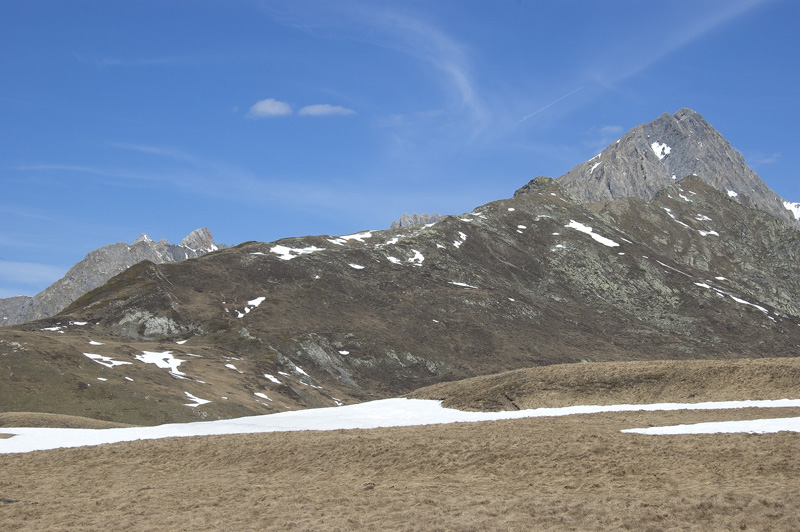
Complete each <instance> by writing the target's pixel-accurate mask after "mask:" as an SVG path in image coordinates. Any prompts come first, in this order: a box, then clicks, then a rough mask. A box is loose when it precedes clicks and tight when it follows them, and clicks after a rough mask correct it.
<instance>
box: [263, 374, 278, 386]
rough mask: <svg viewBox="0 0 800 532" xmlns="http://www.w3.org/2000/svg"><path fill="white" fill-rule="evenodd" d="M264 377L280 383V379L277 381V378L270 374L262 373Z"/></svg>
mask: <svg viewBox="0 0 800 532" xmlns="http://www.w3.org/2000/svg"><path fill="white" fill-rule="evenodd" d="M264 377H266V378H267V379H269V380H271V381H272V382H274V383H275V384H282V383H281V381H279V380H278V379H276V378H275V377H274V376H272V375H270V374H269V373H264Z"/></svg>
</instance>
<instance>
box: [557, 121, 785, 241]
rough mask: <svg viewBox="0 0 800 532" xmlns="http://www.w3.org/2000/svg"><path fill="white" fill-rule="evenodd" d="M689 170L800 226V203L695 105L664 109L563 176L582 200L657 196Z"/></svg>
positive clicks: (744, 201) (748, 203) (738, 198)
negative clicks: (753, 165)
mask: <svg viewBox="0 0 800 532" xmlns="http://www.w3.org/2000/svg"><path fill="white" fill-rule="evenodd" d="M688 175H696V176H698V177H700V179H702V180H703V181H705V182H706V183H708V184H710V185H711V186H713V187H714V188H716V189H718V190H721V191H723V192H725V193H726V194H728V195H729V196H730V197H731V198H733V199H734V200H736V201H738V202H740V203H742V204H743V205H746V206H748V207H753V208H756V209H759V210H762V211H764V212H768V213H770V214H772V215H773V216H775V217H777V218H779V219H781V220H784V221H785V222H787V223H789V224H792V225H794V226H795V227H797V228H800V216H798V213H799V212H800V211H798V210H796V207H795V204H793V203H790V202H788V201H786V200H784V199H782V198H781V197H780V196H778V195H777V194H776V193H775V192H774V191H773V190H772V189H770V188H769V187H768V186H767V184H766V183H764V181H762V180H761V178H760V177H758V175H757V174H756V173H755V172H753V171H752V170H751V169H750V168H749V167H748V166H747V163H745V160H744V157H742V154H741V153H739V152H738V151H736V150H735V149H734V148H733V147H732V146H731V144H730V142H728V141H727V140H725V138H724V137H723V136H722V135H721V134H720V133H719V132H718V131H717V130H716V129H714V128H713V127H712V126H711V125H710V124H709V123H708V122H706V121H705V120H704V119H703V117H702V116H700V115H699V114H698V113H696V112H694V111H692V110H691V109H681V110H680V111H678V112H677V113H675V114H674V115H671V116H670V115H669V114H668V113H664V114H663V115H661V116H660V117H658V118H657V119H655V120H654V121H652V122H650V123H648V124H642V125H640V126H637V127H635V128H633V129H632V130H630V131H629V132H628V133H626V134H625V135H623V136H622V137H621V138H620V139H619V140H617V141H616V142H614V143H612V144H611V145H610V146H608V147H607V148H606V149H605V150H603V151H602V152H601V153H599V154H598V155H597V156H596V157H593V158H592V159H590V160H589V161H586V162H585V163H583V164H580V165H578V166H576V167H575V168H573V169H572V170H570V171H569V172H567V173H566V174H564V175H563V176H561V177H559V178H558V181H559V182H560V183H561V184H562V185H564V187H565V188H566V189H567V190H568V191H569V192H570V193H571V194H573V195H574V196H576V197H577V198H579V199H581V200H582V201H585V202H587V203H595V202H602V203H607V202H609V201H613V200H616V199H620V198H628V197H633V198H644V199H647V200H649V199H652V198H653V197H654V196H655V194H656V193H657V192H658V191H660V190H662V189H664V188H666V187H668V186H670V185H671V184H673V183H675V182H676V181H678V180H680V179H683V178H684V177H686V176H688Z"/></svg>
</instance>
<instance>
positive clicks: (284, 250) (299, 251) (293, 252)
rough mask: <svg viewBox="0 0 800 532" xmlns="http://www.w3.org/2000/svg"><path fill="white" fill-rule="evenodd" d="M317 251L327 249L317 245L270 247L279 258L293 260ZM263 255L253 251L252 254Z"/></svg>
mask: <svg viewBox="0 0 800 532" xmlns="http://www.w3.org/2000/svg"><path fill="white" fill-rule="evenodd" d="M316 251H325V248H318V247H316V246H309V247H307V248H290V247H287V246H273V247H271V248H270V252H272V253H275V254H276V255H278V258H279V259H281V260H292V259H294V258H296V257H299V256H300V255H308V254H309V253H314V252H316ZM256 254H258V255H263V253H251V255H256Z"/></svg>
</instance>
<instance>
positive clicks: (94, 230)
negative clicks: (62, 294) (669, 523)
mask: <svg viewBox="0 0 800 532" xmlns="http://www.w3.org/2000/svg"><path fill="white" fill-rule="evenodd" d="M799 22H800V2H796V1H794V0H724V1H716V0H714V1H711V0H692V1H682V0H674V1H665V2H660V3H659V2H641V1H622V0H609V1H605V2H596V1H589V0H586V1H575V0H573V1H570V0H552V1H547V0H537V1H527V0H516V1H514V0H491V1H490V0H437V1H435V2H431V1H427V0H426V1H419V2H417V1H403V2H400V1H397V2H382V1H355V0H337V1H336V2H327V1H325V2H323V1H320V2H312V1H302V0H298V1H286V2H280V1H263V2H259V1H255V0H253V1H235V0H231V1H225V2H223V1H216V2H212V1H203V0H195V1H188V0H186V1H178V0H174V1H169V0H166V1H165V0H161V1H149V0H138V1H136V2H123V1H110V0H109V1H101V0H96V1H81V0H74V1H70V2H61V1H55V0H54V1H36V0H30V1H23V0H0V80H2V82H0V191H1V193H0V227H2V229H0V297H8V296H12V295H17V294H25V295H33V294H34V293H36V292H38V291H39V290H41V289H43V288H44V287H46V286H47V285H48V284H50V283H51V282H53V281H55V280H56V279H58V278H59V277H61V276H62V275H63V274H64V273H65V272H66V270H67V269H68V268H69V267H70V266H71V265H72V264H74V263H75V262H77V261H79V260H81V259H82V258H83V257H84V255H85V254H86V253H87V252H88V251H90V250H92V249H95V248H97V247H100V246H102V245H104V244H108V243H111V242H118V241H125V242H132V241H133V240H134V239H135V238H136V237H137V236H138V235H139V234H140V233H143V232H144V233H147V234H148V235H150V236H151V237H152V238H154V239H161V238H166V239H167V240H169V241H172V242H178V241H180V240H181V239H182V238H183V237H184V236H185V235H186V234H188V233H189V232H190V231H192V230H193V229H196V228H198V227H208V228H209V229H210V230H211V231H212V233H213V234H214V237H215V239H216V240H217V242H220V243H225V244H231V245H233V244H238V243H241V242H244V241H247V240H259V241H272V240H276V239H279V238H283V237H288V236H302V235H307V234H333V235H338V234H347V233H352V232H356V231H359V230H363V229H383V228H387V227H388V226H389V225H390V223H391V222H392V220H395V219H397V218H399V217H400V215H401V214H402V213H403V212H409V213H412V212H439V213H442V214H457V213H462V212H466V211H469V210H471V209H472V208H473V207H475V206H478V205H481V204H484V203H487V202H490V201H493V200H497V199H501V198H507V197H510V196H511V195H512V194H513V192H514V190H516V189H517V188H519V187H520V186H522V185H524V184H525V183H527V182H528V181H529V180H530V179H532V178H533V177H536V176H538V175H549V176H552V177H557V176H559V175H561V174H564V173H566V172H567V171H568V170H569V169H570V168H572V167H573V166H575V165H577V164H579V163H581V162H583V161H585V160H587V159H589V158H590V157H592V156H593V155H595V154H596V153H598V152H599V151H600V150H601V149H602V148H603V147H605V146H606V145H607V144H609V143H611V142H613V141H614V140H616V139H617V138H618V137H619V136H620V135H621V134H622V133H624V132H625V131H627V130H628V129H630V128H632V127H634V126H636V125H638V124H640V123H644V122H649V121H651V120H653V119H655V118H656V117H657V116H659V115H660V114H662V113H664V112H669V113H674V112H676V111H677V110H678V109H680V108H681V107H690V108H692V109H694V110H695V111H697V112H699V113H700V114H702V115H703V116H704V117H705V118H706V120H708V121H709V122H710V123H711V124H712V125H713V126H714V127H716V128H717V129H718V130H719V131H720V132H721V133H722V134H723V135H724V136H725V137H726V138H727V139H728V140H729V141H730V142H731V143H732V144H733V146H734V147H735V148H736V149H738V150H739V151H741V152H742V153H743V155H744V156H745V159H746V160H747V161H748V163H749V164H750V166H751V167H752V168H753V169H754V170H755V171H756V172H758V173H759V175H760V176H761V177H762V178H763V179H764V180H765V181H766V182H767V184H768V185H770V186H771V187H772V188H773V189H774V190H775V191H776V192H778V194H780V195H781V196H783V197H784V198H785V199H787V200H790V201H800V183H799V182H798V175H797V164H796V158H795V157H796V154H797V152H798V144H800V133H798V124H799V123H800V98H798V86H800V68H798V67H799V66H800V36H799V35H798V33H799V32H798V31H797V25H798V23H799Z"/></svg>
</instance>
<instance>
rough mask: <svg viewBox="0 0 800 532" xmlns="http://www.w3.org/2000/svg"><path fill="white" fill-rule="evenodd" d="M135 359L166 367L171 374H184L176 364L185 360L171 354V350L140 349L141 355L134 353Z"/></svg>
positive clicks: (178, 364)
mask: <svg viewBox="0 0 800 532" xmlns="http://www.w3.org/2000/svg"><path fill="white" fill-rule="evenodd" d="M136 360H138V361H140V362H144V363H145V364H155V365H156V367H158V368H162V369H168V370H169V372H170V373H171V374H172V375H186V374H185V373H183V372H182V371H180V370H179V369H178V366H180V365H181V364H183V363H184V362H186V361H185V360H181V359H179V358H175V357H174V356H172V351H164V352H163V353H156V352H153V351H142V354H141V355H136Z"/></svg>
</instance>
